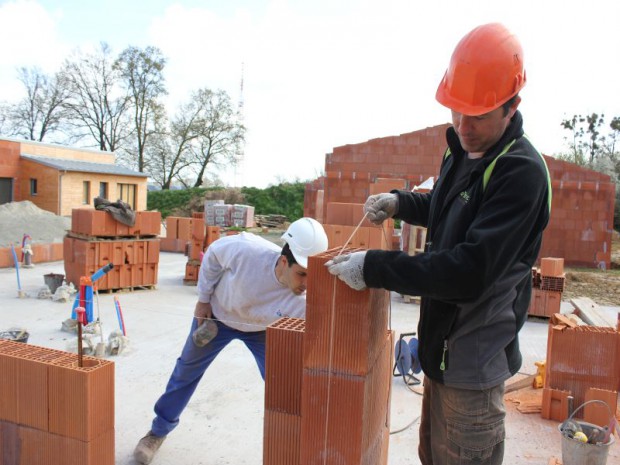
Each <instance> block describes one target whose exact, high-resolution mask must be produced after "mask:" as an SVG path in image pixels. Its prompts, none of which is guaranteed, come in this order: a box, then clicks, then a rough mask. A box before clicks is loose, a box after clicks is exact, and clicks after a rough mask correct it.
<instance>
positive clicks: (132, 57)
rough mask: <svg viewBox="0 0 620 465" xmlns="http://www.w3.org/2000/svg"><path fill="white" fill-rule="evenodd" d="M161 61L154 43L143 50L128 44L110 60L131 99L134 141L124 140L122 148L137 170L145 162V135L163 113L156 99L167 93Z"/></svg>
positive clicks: (147, 141) (146, 138)
mask: <svg viewBox="0 0 620 465" xmlns="http://www.w3.org/2000/svg"><path fill="white" fill-rule="evenodd" d="M165 65H166V59H165V58H164V57H163V55H162V53H161V50H159V49H158V48H156V47H146V48H145V49H143V50H142V49H139V48H137V47H128V48H126V49H125V50H124V51H123V52H122V53H121V55H120V56H119V58H118V59H117V60H116V63H115V64H114V67H115V69H117V70H118V71H119V73H120V78H121V79H122V85H123V87H124V88H125V89H126V91H127V95H128V96H129V98H130V102H131V105H130V111H131V112H132V126H133V131H132V132H133V133H134V134H135V138H134V141H135V145H134V144H133V143H129V141H128V144H127V146H126V147H125V150H127V152H128V153H129V154H130V158H132V159H133V161H134V163H135V165H136V166H137V168H138V171H140V172H144V171H145V168H146V166H147V155H146V149H147V146H148V143H149V138H150V137H151V136H153V135H154V134H156V132H157V129H156V128H157V125H158V121H159V120H161V119H162V118H163V114H164V107H163V105H162V104H161V103H159V101H158V99H159V98H160V97H161V96H163V95H165V94H166V93H167V91H166V87H165V84H164V76H163V70H164V67H165ZM132 146H133V147H132ZM134 149H135V150H134ZM156 150H157V149H156Z"/></svg>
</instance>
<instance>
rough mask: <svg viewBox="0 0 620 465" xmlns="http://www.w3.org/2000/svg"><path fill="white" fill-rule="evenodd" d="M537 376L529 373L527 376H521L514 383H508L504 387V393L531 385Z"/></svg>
mask: <svg viewBox="0 0 620 465" xmlns="http://www.w3.org/2000/svg"><path fill="white" fill-rule="evenodd" d="M535 377H536V375H528V376H526V377H525V378H521V379H519V380H517V381H513V382H512V383H510V384H507V385H506V387H505V389H504V394H507V393H509V392H512V391H518V390H519V389H523V388H525V387H531V386H532V383H533V382H534V378H535Z"/></svg>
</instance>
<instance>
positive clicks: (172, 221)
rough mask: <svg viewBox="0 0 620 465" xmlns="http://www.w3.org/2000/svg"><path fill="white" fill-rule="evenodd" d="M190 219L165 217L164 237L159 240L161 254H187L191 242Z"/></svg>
mask: <svg viewBox="0 0 620 465" xmlns="http://www.w3.org/2000/svg"><path fill="white" fill-rule="evenodd" d="M191 231H192V218H186V217H180V216H167V217H166V237H162V238H160V241H161V251H162V252H180V253H187V247H188V245H187V244H188V242H189V241H190V240H191Z"/></svg>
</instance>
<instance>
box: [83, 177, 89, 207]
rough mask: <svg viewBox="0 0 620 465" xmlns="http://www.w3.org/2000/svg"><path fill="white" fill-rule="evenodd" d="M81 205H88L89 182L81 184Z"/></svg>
mask: <svg viewBox="0 0 620 465" xmlns="http://www.w3.org/2000/svg"><path fill="white" fill-rule="evenodd" d="M82 203H83V204H84V205H88V204H89V203H90V181H84V182H83V183H82Z"/></svg>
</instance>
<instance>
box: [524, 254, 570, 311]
mask: <svg viewBox="0 0 620 465" xmlns="http://www.w3.org/2000/svg"><path fill="white" fill-rule="evenodd" d="M565 280H566V274H565V273H564V259H563V258H554V257H545V258H542V259H541V260H540V268H536V267H534V268H532V297H531V300H530V308H529V309H528V313H529V314H530V315H534V316H542V317H545V318H550V317H551V316H552V315H554V314H555V313H560V306H561V303H562V293H563V292H564V282H565Z"/></svg>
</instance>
